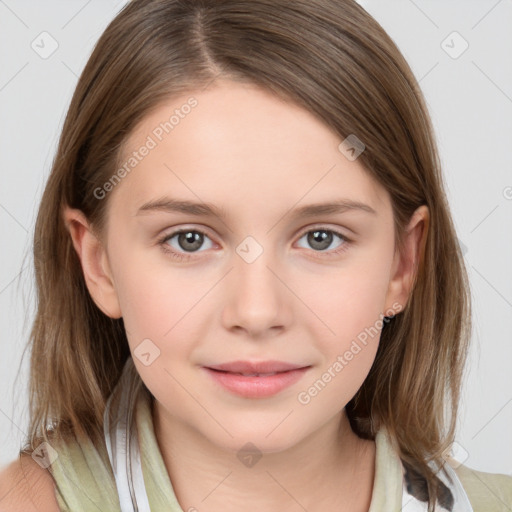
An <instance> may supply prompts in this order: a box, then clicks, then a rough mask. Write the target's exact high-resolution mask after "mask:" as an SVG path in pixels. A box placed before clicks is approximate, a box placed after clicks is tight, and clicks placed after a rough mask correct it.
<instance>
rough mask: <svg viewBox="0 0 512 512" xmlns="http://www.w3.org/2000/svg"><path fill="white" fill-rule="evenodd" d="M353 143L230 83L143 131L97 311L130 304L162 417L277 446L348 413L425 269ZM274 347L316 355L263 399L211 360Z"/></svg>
mask: <svg viewBox="0 0 512 512" xmlns="http://www.w3.org/2000/svg"><path fill="white" fill-rule="evenodd" d="M166 123H167V124H166ZM355 135H356V136H357V134H355ZM342 141H343V139H341V138H339V137H338V136H337V135H335V134H334V133H333V132H332V131H330V130H329V129H328V128H327V127H326V126H325V125H324V124H323V123H322V122H321V121H319V120H317V119H316V118H315V117H314V116H312V115H311V114H310V113H308V112H307V111H306V110H303V109H301V108H299V107H297V106H294V105H291V104H288V103H285V102H282V101H281V100H279V99H277V98H276V97H274V96H272V95H270V94H269V93H267V92H264V91H262V90H261V89H259V88H257V87H255V86H250V85H245V84H240V83H233V82H218V83H217V84H216V85H215V87H213V88H210V89H209V90H207V91H202V92H198V93H195V94H189V95H184V96H183V97H180V98H177V99H174V100H172V101H169V102H168V103H167V104H165V105H163V106H161V107H159V108H158V109H156V110H155V111H154V112H153V113H152V114H151V115H149V116H148V117H147V118H146V119H145V121H144V122H143V123H142V124H141V125H139V127H138V129H137V130H136V131H135V132H134V133H133V134H132V136H131V138H130V139H129V144H128V146H127V149H126V153H125V157H126V158H125V161H126V163H127V165H126V167H125V172H123V171H118V172H117V173H116V175H117V178H121V179H120V180H119V179H116V178H114V179H113V180H111V181H110V182H109V183H107V184H106V185H105V186H104V187H103V188H102V189H101V190H98V191H97V195H98V197H101V196H105V198H104V199H100V200H108V201H109V206H108V224H107V229H106V232H105V241H106V243H105V246H104V247H105V252H101V246H99V247H100V251H99V252H98V251H93V250H92V249H91V250H90V253H89V254H91V255H92V254H94V255H99V256H100V257H99V258H98V260H97V261H98V262H99V265H98V266H96V267H95V266H94V265H90V267H89V269H87V266H88V265H89V263H88V261H89V260H88V258H84V257H82V263H83V264H84V265H85V267H84V270H85V275H86V280H87V284H88V287H89V290H90V292H91V294H92V296H93V297H94V298H95V300H96V303H97V304H98V305H99V307H101V309H102V310H103V311H104V312H106V313H107V314H109V315H110V316H112V317H119V316H122V317H123V320H124V324H125V327H126V331H127V336H128V341H129V344H130V349H131V352H132V355H133V358H134V361H135V365H136V367H137V370H138V372H139V373H140V376H141V378H142V379H143V381H144V382H145V384H146V386H147V387H148V388H149V390H150V391H151V393H152V394H153V395H154V396H155V398H156V406H157V408H158V410H159V414H161V415H162V417H163V418H167V420H164V421H169V422H171V421H175V422H176V421H177V422H179V423H180V424H181V425H185V426H186V427H187V428H190V429H192V430H194V431H196V432H199V433H201V434H202V435H203V436H205V438H207V439H209V440H211V441H212V442H213V443H215V444H216V445H218V446H222V447H224V448H231V449H238V448H240V447H241V446H242V445H244V444H245V443H246V442H247V441H251V442H252V443H254V444H255V445H256V446H257V447H258V448H259V449H260V450H261V451H268V452H272V451H280V450H284V449H286V448H287V447H290V446H293V445H295V444H297V443H299V442H300V441H301V440H302V439H305V438H306V437H307V436H308V435H310V434H311V433H313V432H315V431H317V430H319V429H321V428H322V427H323V426H325V425H326V424H327V423H328V422H332V421H334V420H336V418H337V419H339V418H340V415H341V414H342V413H343V409H344V407H345V405H346V404H347V402H349V400H350V399H351V398H352V397H353V396H354V394H355V393H356V392H357V390H358V389H359V388H360V386H361V385H362V383H363V381H364V380H365V378H366V376H367V374H368V371H369V370H370V367H371V365H372V363H373V361H374V357H375V354H376V351H377V347H378V343H379V337H380V331H381V329H382V326H383V321H382V319H383V316H384V315H387V316H391V315H393V314H396V313H398V312H399V311H401V310H402V309H403V307H404V305H405V301H406V298H407V290H408V283H409V282H410V281H409V279H410V277H411V268H412V267H411V266H410V265H408V264H405V263H404V262H403V256H402V258H401V259H399V257H398V254H395V246H394V228H393V215H392V209H391V203H390V199H389V195H388V193H387V192H386V190H385V189H384V188H382V187H381V186H380V185H379V184H378V183H376V182H375V181H374V180H373V179H372V178H371V177H370V176H369V174H367V173H366V171H365V169H364V168H363V167H362V165H361V164H360V163H359V161H358V159H357V158H356V159H355V160H354V156H353V155H352V153H351V152H348V153H347V152H342V151H341V150H340V149H339V145H340V143H341V142H342ZM363 142H364V141H363ZM144 148H145V149H144ZM130 158H132V160H130ZM112 183H114V185H112ZM185 202H186V203H187V204H186V207H185V206H184V205H185ZM342 202H350V203H356V202H357V203H358V204H360V205H365V206H363V207H354V208H345V209H344V208H342V207H341V206H339V205H340V204H341V203H342ZM192 203H193V204H194V205H192ZM180 204H181V207H178V206H179V205H180ZM327 204H329V205H331V206H329V207H328V206H324V207H320V206H317V207H315V208H313V207H312V206H311V205H327ZM335 204H336V205H338V206H332V205H335ZM180 230H183V234H181V235H180V234H177V232H178V231H180ZM412 232H414V231H412ZM187 233H188V234H187ZM412 238H413V237H411V239H412ZM83 240H84V243H83V246H82V247H83V248H84V249H83V250H84V251H87V247H91V248H92V247H94V243H95V242H94V238H93V237H92V236H90V235H87V234H86V236H85V238H84V239H83ZM87 240H88V241H87ZM414 242H415V240H413V242H412V245H409V246H408V247H410V248H411V249H410V253H409V255H410V256H411V257H412V258H414V251H415V245H414ZM75 246H77V244H75ZM92 259H93V258H91V259H90V260H92ZM401 262H402V263H401ZM98 269H99V270H98ZM95 272H97V273H96V274H95ZM268 360H274V361H276V360H277V361H281V362H285V363H289V364H292V365H294V366H298V367H308V368H307V369H306V370H304V371H302V372H300V375H299V377H298V380H295V381H294V382H293V383H292V384H290V385H288V387H284V388H283V389H281V390H278V391H275V392H274V393H271V394H269V395H266V396H262V395H254V394H252V393H253V391H251V390H252V388H251V387H250V386H249V388H248V391H247V394H246V395H240V394H238V393H237V392H235V391H232V390H229V389H227V388H225V387H224V386H223V385H221V384H220V383H219V382H218V381H217V380H216V379H215V378H214V377H213V372H212V371H209V370H206V369H205V367H211V366H213V365H219V364H222V363H229V362H233V361H250V362H261V361H268ZM239 378H242V377H239ZM244 378H246V379H249V378H247V377H244ZM258 378H259V379H264V378H265V377H252V378H251V380H253V381H254V379H258Z"/></svg>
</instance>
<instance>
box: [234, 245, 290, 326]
mask: <svg viewBox="0 0 512 512" xmlns="http://www.w3.org/2000/svg"><path fill="white" fill-rule="evenodd" d="M265 240H266V241H267V242H268V241H269V240H270V237H266V238H265ZM268 243H269V242H268ZM275 254H276V251H274V250H273V249H272V248H270V247H268V246H267V247H264V246H263V244H261V243H260V242H259V241H258V240H256V239H255V238H254V237H251V236H248V237H246V238H245V239H244V240H243V241H242V242H241V243H240V244H239V245H238V246H237V248H236V254H235V255H234V260H233V264H234V269H233V272H231V273H230V274H231V285H230V287H229V288H230V293H229V298H228V300H227V302H226V304H225V311H224V316H225V320H226V321H227V322H228V323H229V324H231V327H232V326H235V325H236V326H238V327H241V328H244V329H246V330H247V331H250V332H252V333H256V332H259V331H264V330H266V329H268V328H271V327H276V326H280V325H282V324H283V323H284V318H283V317H282V315H283V313H284V311H285V309H286V297H285V294H286V290H285V287H284V286H283V284H282V283H281V282H280V280H279V279H278V278H277V277H276V275H274V272H276V268H278V267H279V265H278V262H277V257H276V256H275ZM228 327H229V325H228Z"/></svg>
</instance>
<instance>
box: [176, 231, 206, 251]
mask: <svg viewBox="0 0 512 512" xmlns="http://www.w3.org/2000/svg"><path fill="white" fill-rule="evenodd" d="M183 241H184V242H186V244H185V246H183V244H182V242H183ZM178 242H179V244H180V247H181V248H182V249H183V250H185V251H194V250H195V249H199V248H200V247H201V245H202V243H203V240H202V235H201V233H197V232H196V231H187V232H186V233H180V235H179V237H178ZM187 244H188V245H187Z"/></svg>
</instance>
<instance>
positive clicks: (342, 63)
mask: <svg viewBox="0 0 512 512" xmlns="http://www.w3.org/2000/svg"><path fill="white" fill-rule="evenodd" d="M157 28H158V29H157ZM219 78H228V79H231V80H235V81H239V82H246V83H251V84H254V85H256V86H258V87H260V88H261V89H262V90H266V91H269V92H272V93H273V94H275V95H276V96H279V97H282V98H283V99H285V100H287V101H290V102H291V103H293V104H295V105H297V106H299V107H301V108H303V109H305V110H306V111H307V112H309V113H311V114H312V115H314V116H315V117H316V118H317V119H319V120H321V121H322V122H323V123H324V125H325V126H326V127H328V128H329V129H330V130H332V131H333V133H335V134H338V136H339V137H340V141H341V140H344V139H345V138H346V137H347V136H348V135H350V134H356V135H357V138H358V139H359V140H361V141H363V143H364V145H365V149H364V151H363V152H362V153H361V154H360V155H359V156H358V159H357V163H358V164H359V165H361V166H364V168H365V170H366V171H367V172H368V175H369V176H371V177H372V179H373V180H375V183H376V184H378V185H379V186H380V187H382V188H383V189H385V190H386V191H387V194H389V199H390V205H391V207H392V213H393V222H394V228H395V234H396V242H397V244H396V248H397V250H398V251H399V252H400V251H402V250H403V249H404V246H403V241H404V238H405V237H404V232H405V228H406V226H407V225H408V223H409V221H410V220H411V217H412V215H413V213H414V212H415V211H416V210H417V209H418V207H420V206H421V205H425V206H427V207H428V210H429V223H428V230H427V233H426V236H425V244H424V247H422V249H423V258H422V259H421V261H419V265H418V269H417V273H415V280H414V282H413V283H412V284H411V292H410V295H409V296H408V300H407V307H405V309H404V310H403V311H402V312H400V313H399V314H397V315H396V316H395V317H394V318H393V319H392V320H391V321H390V322H389V324H387V325H385V327H384V329H383V331H382V334H381V337H380V343H379V349H378V351H377V354H376V357H375V361H374V364H373V365H372V368H371V370H370V372H369V374H368V376H367V378H366V380H365V381H364V384H363V385H362V386H361V388H360V389H359V390H358V391H357V393H356V394H355V396H354V397H353V399H352V400H351V401H350V403H349V404H348V405H347V413H348V414H349V417H350V419H351V422H352V425H353V428H354V430H355V431H357V433H358V434H359V435H361V436H367V437H372V436H373V435H374V434H375V431H376V429H377V428H378V427H379V426H380V425H386V426H387V427H388V429H389V430H390V431H391V433H392V434H393V435H394V437H395V439H396V441H397V445H398V446H399V447H400V449H401V450H402V453H403V455H404V457H405V458H407V457H408V458H409V460H410V461H411V462H417V464H418V465H419V466H420V467H421V464H420V462H418V461H419V460H420V459H421V458H422V457H424V456H425V455H426V454H432V453H434V454H437V456H439V453H440V450H441V448H442V447H443V446H444V445H443V443H446V442H448V440H449V437H450V435H453V429H454V423H453V422H452V423H450V425H449V429H448V435H447V436H445V437H443V434H444V432H442V431H441V429H440V425H442V424H443V421H442V420H441V418H442V415H443V414H444V411H443V407H442V406H443V403H444V392H445V390H446V389H448V390H449V391H450V392H451V398H452V400H453V405H454V408H453V409H452V410H453V411H454V416H455V415H456V414H455V413H456V405H457V399H458V386H459V379H460V374H461V371H462V364H463V359H464V356H465V345H464V344H465V340H466V337H465V331H464V328H465V326H466V323H465V322H466V316H467V311H468V307H469V305H468V295H467V289H466V287H467V284H466V277H465V273H464V269H463V264H462V257H461V254H460V250H459V247H458V244H457V241H456V236H455V230H454V228H453V224H452V221H451V218H450V215H449V210H448V206H447V202H446V199H445V195H444V192H443V187H442V176H441V172H440V165H439V161H438V157H437V152H436V148H435V142H434V139H433V135H432V128H431V125H430V121H429V118H428V115H427V110H426V107H425V103H424V101H423V98H422V95H421V92H420V91H419V88H418V85H417V83H416V81H415V79H414V77H413V75H412V72H411V71H410V69H409V67H408V65H407V64H406V62H405V60H404V59H403V57H402V56H401V54H400V52H399V51H398V49H397V48H396V46H395V45H394V44H393V42H392V41H391V39H390V38H389V37H388V36H387V35H386V34H385V32H384V31H383V30H382V28H381V27H380V26H379V25H378V24H377V23H376V22H375V20H373V19H372V18H371V17H370V16H369V15H368V14H367V13H366V12H365V11H364V9H362V8H361V7H360V6H358V5H357V4H356V3H354V2H348V1H347V2H335V1H318V2H305V1H304V2H302V1H299V2H293V3H289V2H284V1H283V2H270V1H256V2H251V3H247V2H242V1H240V2H224V1H220V2H219V1H215V2H213V1H212V2H208V1H198V2H169V1H162V0H160V1H149V2H139V1H134V2H131V3H130V4H128V5H127V6H126V7H125V8H124V9H123V10H122V12H121V13H120V14H119V15H118V16H117V17H116V19H115V20H114V21H113V22H112V23H111V25H110V26H109V27H108V28H107V30H106V31H105V33H104V34H103V35H102V37H101V38H100V40H99V42H98V44H97V46H96V48H95V51H94V52H93V55H92V56H91V58H90V60H89V62H88V63H87V65H86V68H85V69H84V72H83V74H82V76H81V78H80V81H79V83H78V85H77V89H76V91H75V95H74V97H73V100H72V103H71V106H70V109H69V112H68V116H67V118H66V121H65V125H64V127H63V134H62V137H61V140H60V143H59V148H58V153H57V157H56V159H55V162H54V166H53V169H52V173H51V175H50V179H49V182H48V185H47V188H46V190H45V194H44V196H43V200H42V205H41V209H40V213H39V216H38V221H37V225H36V240H35V242H36V243H35V247H36V249H37V253H36V254H35V256H36V263H37V265H38V268H36V272H37V278H38V289H39V293H40V294H41V295H43V293H44V297H45V300H44V301H40V304H39V311H38V317H37V318H36V324H35V328H34V331H33V332H34V341H35V342H37V340H40V341H39V344H37V343H34V348H35V349H36V350H35V351H34V354H35V355H33V357H34V363H33V364H34V366H33V372H34V373H37V374H39V373H42V371H43V370H44V369H45V368H46V366H50V364H51V365H53V368H52V369H51V370H50V372H49V376H48V379H49V380H48V384H47V388H46V389H45V388H44V387H43V388H42V389H41V390H40V391H39V392H38V394H39V395H40V396H42V397H44V398H45V403H49V402H52V400H53V401H54V405H55V407H54V410H56V411H58V412H63V411H67V414H68V416H70V418H68V419H70V421H71V423H72V424H74V423H76V424H77V425H78V424H79V423H80V424H81V425H82V426H84V425H85V426H87V425H88V426H90V427H91V428H90V430H91V431H94V427H97V425H98V424H99V422H100V421H101V415H102V410H103V405H104V399H105V397H106V396H108V393H109V392H110V390H111V389H112V386H113V385H114V384H115V381H116V378H117V377H118V375H119V371H120V368H121V366H122V363H123V362H124V360H125V359H126V357H127V356H128V350H127V340H126V335H125V331H124V327H125V326H124V325H123V321H122V320H121V319H120V318H110V317H109V316H108V315H105V314H104V313H103V312H102V311H101V310H100V308H98V306H97V303H95V302H94V301H93V300H92V298H91V297H90V295H89V291H88V289H87V287H86V284H85V282H84V280H83V273H82V269H81V266H80V262H79V260H78V258H77V255H76V252H75V251H74V250H73V246H72V243H71V239H70V237H69V234H68V233H67V230H66V226H65V224H64V218H63V217H64V216H63V211H64V210H63V208H64V207H65V206H66V205H69V206H71V207H73V208H76V209H79V210H80V211H82V212H83V213H84V215H85V216H86V218H87V219H88V220H89V221H90V223H91V225H93V226H94V227H95V230H96V232H97V233H98V235H99V236H101V233H104V232H105V227H106V223H105V221H106V219H107V218H108V216H107V215H106V213H107V212H108V205H109V197H108V194H107V196H106V197H104V198H103V199H98V197H97V195H98V193H97V192H96V195H95V191H97V190H98V188H100V189H101V188H102V187H103V185H104V184H105V183H106V182H108V180H109V178H111V176H112V174H113V171H115V170H116V169H119V168H120V166H121V165H122V163H123V162H122V157H123V149H125V146H124V144H125V143H126V141H127V140H128V136H129V135H130V134H131V133H132V132H133V130H134V128H135V127H136V126H137V125H138V124H139V123H140V122H141V121H142V120H143V119H144V118H147V116H148V115H150V114H151V112H154V111H155V109H157V108H158V107H159V106H161V105H162V102H164V101H168V100H169V98H178V97H180V95H181V96H184V95H186V94H187V93H188V92H190V91H197V90H200V89H202V88H204V87H205V86H207V85H208V84H210V83H212V82H214V81H215V80H216V79H219ZM132 172H136V170H135V169H134V171H132ZM130 178H132V176H130ZM126 181H127V183H128V180H126ZM123 185H124V183H120V184H119V185H117V186H118V187H122V186H123ZM120 190H121V188H119V191H120ZM115 193H117V191H114V194H115ZM48 254H55V256H56V257H55V258H53V259H49V258H47V257H46V256H47V255H48ZM70 283H72V286H70ZM43 288H44V290H43ZM52 311H53V314H52V313H51V312H52ZM56 311H59V312H60V314H61V316H62V319H61V321H60V322H59V323H57V322H47V323H46V325H43V324H44V322H43V318H45V319H48V318H53V317H54V315H55V312H56ZM114 316H116V315H114ZM70 339H72V340H73V342H74V343H73V346H71V345H70V342H69V340H70ZM42 340H44V341H45V344H43V341H42ZM49 340H51V341H49ZM105 340H108V343H106V342H105ZM44 347H46V349H48V348H49V350H46V352H45V351H44ZM43 354H48V357H49V356H51V355H53V356H54V359H53V360H52V361H51V362H50V361H49V360H48V361H47V362H46V361H45V357H46V355H43ZM433 355H434V356H433ZM36 358H37V359H36ZM36 361H37V362H36ZM69 361H74V362H75V363H76V366H80V364H81V365H82V367H81V368H79V369H78V371H77V368H73V366H74V365H71V364H70V363H69ZM83 361H86V364H85V365H84V364H83ZM36 366H37V368H36ZM434 377H435V380H434ZM79 378H81V389H80V390H78V396H76V394H75V396H74V395H72V394H71V393H72V392H75V393H76V391H77V389H73V386H68V389H69V391H67V390H65V391H63V393H62V394H59V396H58V397H55V398H51V396H50V393H49V388H50V386H51V384H52V381H51V380H50V379H53V384H54V383H55V382H59V381H64V380H65V381H66V382H71V383H72V382H78V379H79ZM84 383H85V384H84ZM76 388H78V385H77V386H76ZM45 393H46V395H45ZM52 393H54V390H52ZM67 393H69V394H68V395H67ZM91 398H92V399H93V400H91ZM72 399H73V400H74V402H73V401H72ZM41 401H43V399H41ZM421 401H423V402H422V406H421V409H420V408H419V404H420V402H421ZM73 403H74V404H75V405H73V406H71V405H70V404H73ZM91 403H94V404H95V406H94V407H93V409H92V410H91V405H90V404H91ZM66 405H67V407H65V406H66ZM59 406H60V407H59ZM70 411H71V414H70ZM73 415H75V417H73ZM61 416H62V415H61ZM454 420H455V418H453V421H454ZM424 432H429V436H428V438H427V439H425V436H420V433H421V434H423V433H424ZM422 437H423V440H422V439H421V438H422ZM423 469H424V470H425V471H426V468H423Z"/></svg>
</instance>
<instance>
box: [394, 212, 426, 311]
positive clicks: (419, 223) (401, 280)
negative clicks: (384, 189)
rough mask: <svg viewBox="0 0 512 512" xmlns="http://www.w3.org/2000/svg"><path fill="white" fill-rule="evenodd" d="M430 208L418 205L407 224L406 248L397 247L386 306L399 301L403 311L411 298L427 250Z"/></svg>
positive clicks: (405, 234)
mask: <svg viewBox="0 0 512 512" xmlns="http://www.w3.org/2000/svg"><path fill="white" fill-rule="evenodd" d="M429 220H430V217H429V210H428V207H427V206H426V205H421V206H420V207H418V208H417V209H416V210H415V212H414V213H413V215H412V216H411V219H410V221H409V224H408V225H407V227H406V229H405V233H404V249H403V252H402V253H400V252H399V251H398V249H397V252H396V254H395V259H394V262H393V271H392V276H391V281H390V283H389V288H388V297H387V300H386V306H387V307H389V308H391V304H393V303H395V302H398V303H399V304H400V305H401V311H402V310H404V309H405V306H406V304H407V302H408V300H409V296H410V294H411V292H412V288H413V285H414V280H415V278H416V275H417V272H418V268H419V265H420V262H421V260H422V258H423V254H424V251H425V244H426V239H427V233H428V227H429Z"/></svg>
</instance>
